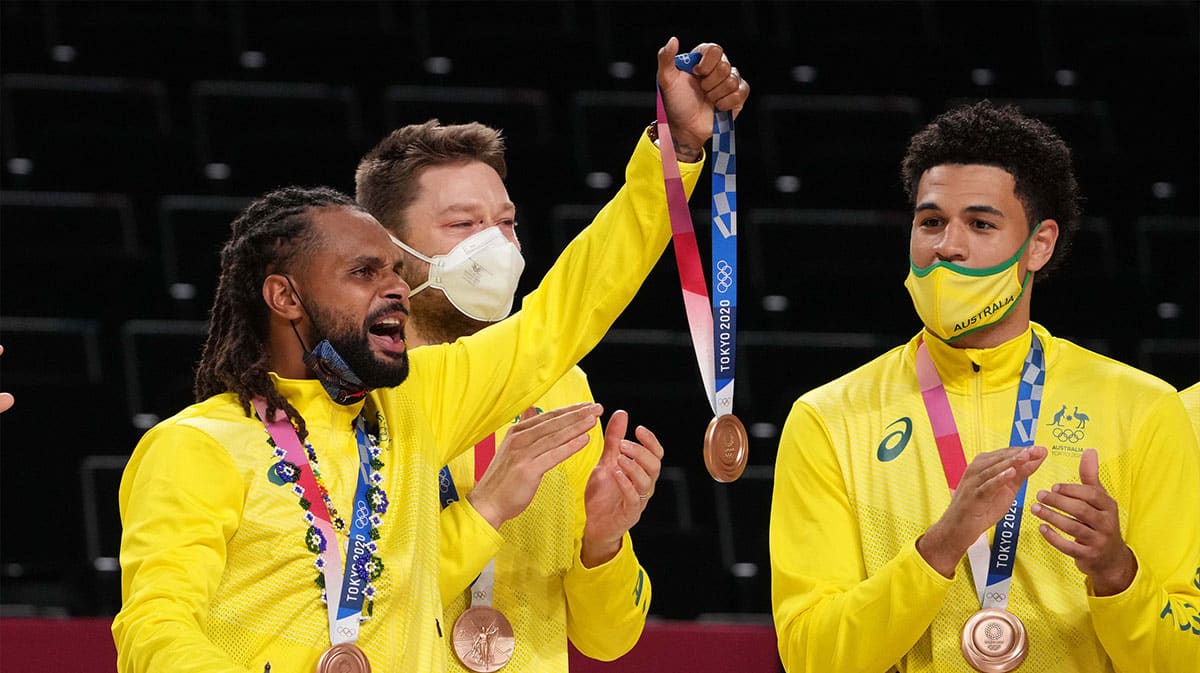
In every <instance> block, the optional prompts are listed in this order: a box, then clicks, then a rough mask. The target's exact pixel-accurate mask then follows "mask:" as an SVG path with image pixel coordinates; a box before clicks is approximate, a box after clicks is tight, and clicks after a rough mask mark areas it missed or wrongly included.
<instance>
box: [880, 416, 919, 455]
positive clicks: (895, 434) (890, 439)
mask: <svg viewBox="0 0 1200 673" xmlns="http://www.w3.org/2000/svg"><path fill="white" fill-rule="evenodd" d="M897 425H899V426H901V427H899V428H896V429H895V430H893V431H892V432H890V433H888V434H887V435H885V436H884V438H883V439H882V440H880V442H879V448H878V449H876V451H875V457H876V458H878V459H879V462H881V463H886V462H888V461H889V460H895V459H896V458H897V457H898V456H899V455H900V453H901V452H902V451H904V447H906V446H908V440H909V439H910V438H911V437H912V419H910V418H909V417H908V416H903V417H901V418H897V419H896V420H894V421H892V422H891V423H890V424H889V425H888V426H887V428H884V429H885V430H887V429H890V428H893V427H895V426H897Z"/></svg>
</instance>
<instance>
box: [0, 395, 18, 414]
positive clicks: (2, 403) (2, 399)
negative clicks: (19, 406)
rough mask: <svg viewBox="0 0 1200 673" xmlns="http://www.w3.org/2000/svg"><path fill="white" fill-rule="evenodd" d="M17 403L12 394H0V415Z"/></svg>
mask: <svg viewBox="0 0 1200 673" xmlns="http://www.w3.org/2000/svg"><path fill="white" fill-rule="evenodd" d="M16 401H17V399H16V398H15V397H13V396H12V393H0V414H2V413H4V412H6V411H8V410H9V409H11V408H12V405H13V404H14V403H15V402H16Z"/></svg>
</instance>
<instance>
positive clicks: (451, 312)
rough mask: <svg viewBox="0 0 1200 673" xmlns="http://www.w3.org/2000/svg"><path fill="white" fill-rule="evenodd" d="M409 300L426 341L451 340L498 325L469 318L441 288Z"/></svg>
mask: <svg viewBox="0 0 1200 673" xmlns="http://www.w3.org/2000/svg"><path fill="white" fill-rule="evenodd" d="M408 302H409V304H410V305H411V306H412V312H413V313H414V314H415V315H417V316H418V319H417V320H418V325H419V332H420V336H421V337H423V338H424V340H425V343H431V344H435V343H451V342H453V341H454V340H455V339H458V338H459V337H465V336H471V335H472V334H474V333H476V332H478V331H479V330H481V329H483V328H484V327H487V326H488V325H494V324H495V323H491V322H484V321H482V320H475V319H474V318H468V317H467V316H465V315H463V314H462V312H461V311H459V310H458V309H457V308H455V307H454V304H451V303H450V300H449V299H447V298H446V295H445V294H444V293H443V292H442V291H441V290H438V289H435V288H426V289H424V290H422V291H421V292H419V293H417V294H416V295H415V296H410V297H409V299H408Z"/></svg>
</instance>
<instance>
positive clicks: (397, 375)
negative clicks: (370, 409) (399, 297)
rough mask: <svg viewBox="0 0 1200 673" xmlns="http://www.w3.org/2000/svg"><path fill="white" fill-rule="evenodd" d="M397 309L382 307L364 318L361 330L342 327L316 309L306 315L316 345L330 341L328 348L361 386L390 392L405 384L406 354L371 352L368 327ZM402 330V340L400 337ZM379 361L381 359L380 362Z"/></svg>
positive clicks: (406, 376)
mask: <svg viewBox="0 0 1200 673" xmlns="http://www.w3.org/2000/svg"><path fill="white" fill-rule="evenodd" d="M395 310H396V307H394V306H388V307H384V308H383V309H381V310H380V311H376V312H375V313H372V314H371V315H368V316H367V319H366V320H365V321H364V324H363V326H362V327H361V328H359V329H357V330H356V329H355V328H354V327H353V326H351V325H341V324H339V321H338V320H337V319H336V318H335V317H333V316H331V315H329V314H327V313H326V312H325V311H324V310H322V309H321V308H319V307H317V306H313V307H312V310H311V312H310V313H309V319H310V320H311V321H312V338H313V340H314V342H315V343H320V342H321V341H322V340H327V341H329V345H331V346H333V349H334V350H335V351H337V353H338V355H340V356H342V359H343V360H345V361H346V364H347V365H349V366H350V371H351V372H353V373H354V375H355V376H357V377H358V378H359V380H361V381H362V382H363V385H365V386H366V387H367V388H368V389H375V388H392V387H395V386H398V385H400V384H401V383H404V380H405V379H407V378H408V351H407V350H405V351H404V352H403V353H399V354H393V353H385V354H383V355H377V354H375V353H374V352H373V351H372V350H371V342H370V340H369V337H368V336H367V335H368V331H367V325H370V324H372V323H373V322H375V319H376V318H377V317H378V314H382V313H387V312H390V311H395ZM403 334H404V333H403V330H401V337H403ZM381 358H382V359H381Z"/></svg>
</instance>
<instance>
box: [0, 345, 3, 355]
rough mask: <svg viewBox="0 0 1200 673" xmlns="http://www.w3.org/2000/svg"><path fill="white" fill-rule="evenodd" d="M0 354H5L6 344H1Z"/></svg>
mask: <svg viewBox="0 0 1200 673" xmlns="http://www.w3.org/2000/svg"><path fill="white" fill-rule="evenodd" d="M0 355H4V346H0Z"/></svg>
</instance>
